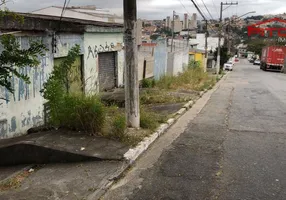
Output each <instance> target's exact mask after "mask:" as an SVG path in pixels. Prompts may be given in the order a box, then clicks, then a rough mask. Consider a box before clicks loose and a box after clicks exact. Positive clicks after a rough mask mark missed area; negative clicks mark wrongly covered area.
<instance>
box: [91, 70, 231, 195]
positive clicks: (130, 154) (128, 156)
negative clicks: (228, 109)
mask: <svg viewBox="0 0 286 200" xmlns="http://www.w3.org/2000/svg"><path fill="white" fill-rule="evenodd" d="M227 75H228V73H226V74H225V75H224V76H222V77H221V78H220V80H219V81H218V82H217V83H216V84H215V85H213V86H212V87H210V88H209V90H211V89H213V90H214V91H216V89H218V88H219V83H220V82H221V81H223V80H225V78H226V77H227ZM223 78H224V79H223ZM209 90H206V91H205V90H204V91H201V92H200V97H199V98H196V99H194V100H192V101H189V102H188V103H187V104H185V105H184V106H183V107H182V108H181V109H180V110H179V111H178V112H177V113H175V114H174V115H173V116H172V117H171V118H170V119H169V120H168V121H167V123H165V124H161V125H160V127H159V128H158V129H157V131H155V132H154V133H153V134H152V135H151V136H149V137H146V138H144V139H143V141H141V142H140V143H139V144H138V145H137V146H136V147H135V148H132V149H129V150H128V151H127V152H126V153H125V154H124V159H125V161H126V164H127V165H126V167H125V168H124V169H123V170H122V172H121V173H118V177H114V179H113V180H111V183H110V184H106V185H105V187H104V188H100V189H99V190H101V191H99V192H97V194H101V195H96V196H94V195H92V196H93V198H92V199H100V198H101V197H103V195H104V194H105V192H107V191H108V189H109V188H110V187H111V186H112V185H113V183H114V182H115V180H118V179H119V178H120V177H122V176H123V174H124V173H125V171H126V170H127V169H129V168H130V167H132V165H133V164H134V162H135V161H136V160H137V159H138V158H139V157H140V156H141V155H142V154H143V153H144V152H145V151H146V150H147V149H148V148H149V147H150V146H151V145H152V144H153V143H154V142H155V141H156V140H157V139H158V138H159V137H160V136H161V135H162V134H164V133H165V132H166V131H167V130H168V129H169V128H170V127H171V126H172V125H173V124H174V123H175V122H176V121H177V120H178V119H179V118H180V117H182V116H183V115H184V114H185V113H186V112H187V110H189V109H190V108H192V106H193V105H194V104H195V103H196V101H197V100H198V99H200V98H201V97H202V96H203V95H204V94H205V93H206V92H208V91H209ZM95 197H96V198H95ZM89 199H90V198H88V200H89Z"/></svg>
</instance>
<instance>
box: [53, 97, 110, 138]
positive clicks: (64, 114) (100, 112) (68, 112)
mask: <svg viewBox="0 0 286 200" xmlns="http://www.w3.org/2000/svg"><path fill="white" fill-rule="evenodd" d="M53 109H56V110H53ZM51 112H52V113H58V114H56V115H55V114H54V115H52V116H51V119H50V123H51V124H52V125H56V126H61V127H63V128H68V129H72V130H77V131H85V132H88V133H91V134H93V135H95V134H99V133H101V132H102V129H103V127H104V122H105V113H106V112H105V107H104V105H103V104H102V103H101V101H100V100H99V99H98V98H97V97H95V96H90V97H86V96H83V95H65V96H64V97H63V99H62V101H61V102H58V106H57V107H51Z"/></svg>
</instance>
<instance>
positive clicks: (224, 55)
mask: <svg viewBox="0 0 286 200" xmlns="http://www.w3.org/2000/svg"><path fill="white" fill-rule="evenodd" d="M217 52H218V49H217V48H216V50H215V52H214V60H215V61H217ZM230 57H231V56H230V55H229V54H228V53H227V48H226V47H221V48H220V65H221V66H220V67H221V68H222V66H223V64H224V63H226V62H227V61H228V60H229V58H230Z"/></svg>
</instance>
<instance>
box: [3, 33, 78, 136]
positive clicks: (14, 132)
mask: <svg viewBox="0 0 286 200" xmlns="http://www.w3.org/2000/svg"><path fill="white" fill-rule="evenodd" d="M18 39H19V42H20V45H21V48H28V46H29V42H30V40H42V41H43V43H44V44H46V46H47V47H48V49H49V51H47V52H46V54H45V56H43V57H41V58H39V59H40V65H39V66H38V67H36V68H31V67H29V66H27V67H25V68H24V69H23V71H22V73H24V74H27V75H28V76H29V77H30V81H31V84H26V83H25V82H24V81H23V80H21V79H18V78H16V77H15V76H13V78H12V84H13V85H14V89H15V92H14V95H12V94H11V93H9V92H8V91H7V89H5V88H1V89H0V93H1V94H0V96H1V97H5V98H6V99H7V101H3V100H1V101H0V103H2V104H1V105H0V110H1V111H0V139H2V138H10V137H15V136H18V135H22V134H25V133H26V131H27V130H28V129H30V128H32V127H36V126H39V125H42V124H43V123H44V113H43V110H44V106H43V104H44V103H45V102H46V101H45V100H44V98H43V96H42V94H41V93H40V90H41V89H43V84H44V82H45V81H46V80H47V79H48V77H49V74H50V73H51V72H52V70H53V66H54V57H63V56H66V55H67V52H68V50H69V49H70V48H71V47H72V46H74V45H75V44H79V45H80V46H82V43H83V40H82V37H81V36H80V35H73V34H64V35H59V36H58V39H57V41H58V44H57V53H56V54H55V55H54V54H53V53H52V38H51V37H50V36H46V35H38V36H35V35H33V36H31V37H29V36H19V37H18Z"/></svg>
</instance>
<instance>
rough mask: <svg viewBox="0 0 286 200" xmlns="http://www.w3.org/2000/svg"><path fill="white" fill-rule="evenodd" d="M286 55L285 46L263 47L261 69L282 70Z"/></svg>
mask: <svg viewBox="0 0 286 200" xmlns="http://www.w3.org/2000/svg"><path fill="white" fill-rule="evenodd" d="M285 56H286V47H285V46H268V47H264V48H263V49H262V55H261V64H260V69H262V70H265V71H266V70H273V71H282V69H283V65H284V59H285Z"/></svg>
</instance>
